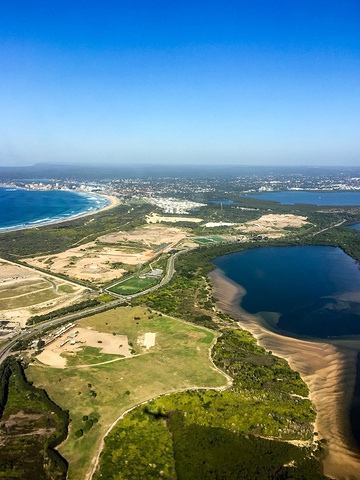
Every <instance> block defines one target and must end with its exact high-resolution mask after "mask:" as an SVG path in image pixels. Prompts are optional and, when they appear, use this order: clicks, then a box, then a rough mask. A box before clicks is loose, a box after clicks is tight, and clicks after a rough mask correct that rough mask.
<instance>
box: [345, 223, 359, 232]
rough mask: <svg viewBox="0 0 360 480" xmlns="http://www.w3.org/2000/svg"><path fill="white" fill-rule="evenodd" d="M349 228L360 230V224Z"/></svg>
mask: <svg viewBox="0 0 360 480" xmlns="http://www.w3.org/2000/svg"><path fill="white" fill-rule="evenodd" d="M347 228H351V229H352V230H360V223H356V224H355V225H349V226H348V227H347Z"/></svg>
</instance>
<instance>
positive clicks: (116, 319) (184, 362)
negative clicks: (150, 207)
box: [27, 307, 226, 480]
mask: <svg viewBox="0 0 360 480" xmlns="http://www.w3.org/2000/svg"><path fill="white" fill-rule="evenodd" d="M135 317H137V318H138V319H137V320H135ZM79 324H80V326H82V327H90V328H92V329H94V330H97V331H101V332H105V333H110V334H113V333H116V335H124V334H126V335H127V336H128V341H129V345H130V346H131V345H132V346H133V348H134V349H135V351H136V353H137V354H139V353H140V355H138V356H136V357H134V358H124V359H121V360H119V361H115V362H112V363H108V364H104V365H97V366H90V367H88V368H76V365H74V366H73V367H71V368H66V369H58V368H51V367H47V366H45V365H33V366H31V365H30V366H29V368H28V370H27V372H28V377H29V379H31V380H32V381H34V382H35V383H36V385H42V386H43V387H44V388H45V389H46V391H47V392H48V393H49V395H50V396H51V398H53V399H54V400H55V401H56V402H58V404H59V405H60V406H61V407H62V408H66V409H68V410H69V412H70V417H71V419H72V428H71V431H70V434H69V437H68V438H67V440H66V441H65V442H64V443H63V444H62V445H61V447H60V452H61V454H62V455H63V456H64V458H66V460H67V461H68V462H69V473H68V475H69V479H71V480H83V479H84V478H85V475H86V473H87V471H88V469H89V465H90V462H91V459H92V458H94V456H95V455H96V453H97V451H98V449H99V447H100V442H101V439H102V437H103V436H104V434H105V432H106V430H107V428H108V426H109V425H110V424H111V423H112V422H114V421H115V420H116V419H117V418H118V417H119V415H120V414H121V413H122V412H124V411H125V410H127V409H129V408H131V407H132V406H134V405H136V404H137V403H140V402H143V401H146V400H148V399H149V398H153V397H156V396H157V395H161V394H163V393H166V392H169V391H176V390H181V389H186V388H189V387H195V386H200V387H219V386H222V385H225V384H226V380H225V378H224V376H223V375H222V374H220V373H219V372H216V371H214V369H213V368H212V365H211V363H210V361H209V353H208V352H209V348H210V346H211V344H212V342H213V340H214V338H215V333H212V332H209V331H207V330H204V329H201V328H198V327H196V326H194V325H191V324H187V323H183V322H180V321H178V320H175V319H171V318H168V317H166V316H164V315H161V316H160V315H158V314H156V313H154V312H150V311H149V310H148V309H146V308H142V307H136V308H131V307H120V308H117V309H114V310H111V311H108V312H105V313H102V314H98V315H93V316H91V317H88V318H86V319H83V320H81V321H80V322H79ZM147 332H153V333H156V343H155V346H154V347H151V348H150V349H149V350H146V348H145V347H144V346H142V342H143V338H144V335H145V333H147ZM115 338H117V337H116V336H115ZM87 348H88V347H87ZM87 348H86V350H85V354H87V352H89V350H87ZM95 350H96V349H94V350H92V351H91V352H90V353H91V355H94V356H93V357H92V358H91V359H90V360H89V361H90V362H93V361H94V359H95V358H96V351H95ZM141 353H143V354H142V355H141ZM83 355H84V353H83V352H79V353H78V354H76V355H75V356H74V357H75V358H76V357H77V356H79V357H78V360H76V363H77V364H78V363H80V361H81V364H84V362H83V357H82V356H83ZM103 355H104V354H103ZM101 356H102V354H101V351H100V353H99V358H101ZM116 358H117V357H116V356H115V355H112V359H116ZM64 392H66V395H64ZM94 393H95V395H96V396H95V395H94ZM84 415H87V416H88V417H89V418H94V417H96V418H97V419H98V422H97V423H94V424H93V426H92V427H91V429H90V430H89V431H88V432H85V429H84V426H85V425H84V422H83V416H84ZM80 429H81V430H82V431H83V435H82V436H81V437H77V436H76V434H75V432H77V431H78V430H80Z"/></svg>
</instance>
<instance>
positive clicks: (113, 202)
mask: <svg viewBox="0 0 360 480" xmlns="http://www.w3.org/2000/svg"><path fill="white" fill-rule="evenodd" d="M19 189H20V188H19ZM22 190H26V189H22ZM37 191H41V190H37ZM64 191H67V192H72V193H76V194H77V195H84V193H83V192H77V191H73V190H64ZM88 195H91V196H97V197H101V198H103V199H106V200H107V201H108V202H109V203H108V204H107V205H105V206H102V207H100V208H98V209H95V210H92V211H90V212H89V211H87V210H84V211H83V212H79V213H77V214H74V215H71V216H68V217H66V218H60V219H53V220H52V219H51V218H49V219H48V221H44V222H43V223H40V221H38V223H36V222H34V223H35V224H33V225H31V224H29V225H24V226H19V227H17V226H16V225H14V226H12V227H4V228H0V233H8V232H17V231H19V230H28V229H30V228H39V227H45V226H48V225H57V224H59V223H64V222H68V221H71V220H75V219H77V218H82V217H87V216H89V215H94V214H96V213H99V212H102V211H105V210H109V209H110V208H113V207H115V206H116V205H118V204H119V203H120V200H119V199H118V198H117V197H115V196H111V195H105V194H102V193H91V194H88Z"/></svg>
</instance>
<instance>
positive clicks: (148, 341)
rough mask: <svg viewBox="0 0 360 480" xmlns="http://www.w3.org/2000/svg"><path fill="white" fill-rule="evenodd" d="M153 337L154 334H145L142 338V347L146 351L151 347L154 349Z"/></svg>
mask: <svg viewBox="0 0 360 480" xmlns="http://www.w3.org/2000/svg"><path fill="white" fill-rule="evenodd" d="M155 337H156V333H150V332H147V333H145V337H144V347H145V348H146V349H147V350H148V349H149V348H151V347H155Z"/></svg>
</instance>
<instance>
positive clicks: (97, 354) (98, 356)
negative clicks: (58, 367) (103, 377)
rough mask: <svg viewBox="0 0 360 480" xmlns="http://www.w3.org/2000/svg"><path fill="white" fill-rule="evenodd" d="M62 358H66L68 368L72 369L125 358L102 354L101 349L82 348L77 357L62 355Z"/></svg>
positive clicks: (67, 354)
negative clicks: (77, 366)
mask: <svg viewBox="0 0 360 480" xmlns="http://www.w3.org/2000/svg"><path fill="white" fill-rule="evenodd" d="M61 356H62V357H64V358H66V366H67V367H72V366H76V365H92V364H97V363H101V362H108V361H110V360H115V359H116V358H123V355H114V354H110V353H101V347H99V348H98V347H83V346H82V347H80V348H79V349H78V350H77V352H76V355H73V354H69V353H65V352H64V353H62V354H61Z"/></svg>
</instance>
